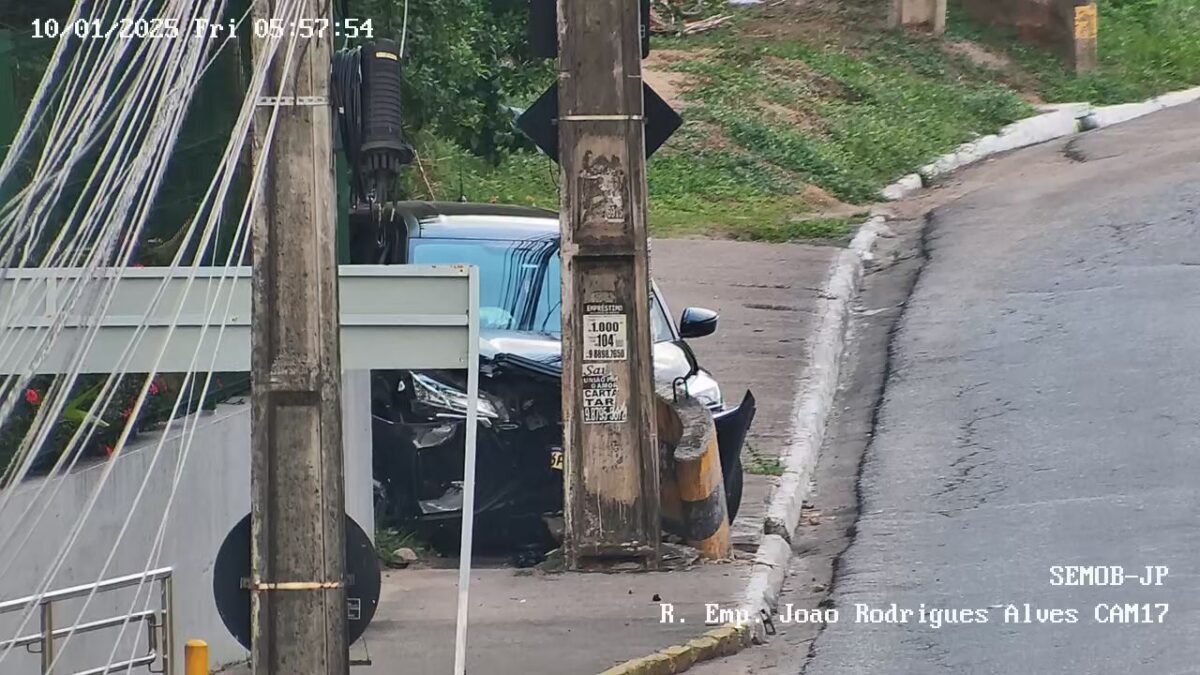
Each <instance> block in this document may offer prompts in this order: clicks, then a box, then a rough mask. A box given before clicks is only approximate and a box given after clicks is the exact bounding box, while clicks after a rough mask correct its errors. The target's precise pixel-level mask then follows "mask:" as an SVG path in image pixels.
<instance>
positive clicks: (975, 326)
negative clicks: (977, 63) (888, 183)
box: [806, 106, 1200, 675]
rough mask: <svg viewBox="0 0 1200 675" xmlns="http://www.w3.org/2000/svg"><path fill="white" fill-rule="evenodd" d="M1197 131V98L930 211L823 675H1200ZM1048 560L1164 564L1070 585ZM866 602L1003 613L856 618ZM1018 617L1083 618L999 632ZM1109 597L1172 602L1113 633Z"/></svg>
mask: <svg viewBox="0 0 1200 675" xmlns="http://www.w3.org/2000/svg"><path fill="white" fill-rule="evenodd" d="M1198 120H1200V107H1197V106H1189V107H1186V108H1180V109H1176V110H1173V111H1168V112H1166V113H1162V114H1159V115H1155V116H1151V117H1149V118H1145V119H1142V120H1140V121H1136V122H1133V123H1130V124H1128V125H1124V126H1120V127H1114V128H1112V129H1108V130H1101V131H1097V132H1092V133H1089V134H1085V135H1081V136H1078V137H1076V138H1074V139H1071V140H1069V141H1067V142H1065V143H1056V144H1051V145H1049V146H1044V147H1041V148H1037V149H1034V150H1031V151H1027V152H1025V153H1018V154H1017V155H1013V156H1010V157H1007V158H1004V159H1001V160H998V161H996V162H993V163H992V166H990V167H984V168H982V169H981V170H980V172H981V173H987V174H990V175H989V180H988V181H987V183H988V184H987V185H986V187H981V188H979V189H976V190H973V191H969V192H968V193H967V194H965V195H964V196H962V197H961V198H959V199H957V200H955V201H952V202H950V203H949V204H946V205H944V206H942V207H940V208H937V209H935V210H934V211H933V213H932V215H931V216H930V221H929V223H928V224H927V226H926V227H927V229H926V233H925V250H926V254H927V258H928V259H927V262H926V264H925V266H924V268H923V270H922V271H921V276H920V278H919V281H918V282H917V284H916V286H915V288H914V291H913V294H912V296H911V297H910V299H909V302H908V305H907V308H906V310H905V312H904V315H903V316H902V318H901V321H900V326H899V329H898V331H897V332H896V335H895V338H894V340H893V342H892V346H891V350H892V351H891V368H890V373H889V377H888V380H887V384H886V388H885V392H884V396H883V400H882V403H881V406H880V409H879V415H878V420H877V425H876V428H875V434H874V440H873V442H872V443H871V445H870V447H869V448H868V449H867V451H866V455H865V457H864V462H863V467H862V473H861V479H860V490H861V499H862V511H861V514H860V516H859V520H858V527H857V535H856V538H855V540H854V542H853V543H852V544H851V546H850V547H849V549H848V550H847V551H846V553H845V555H844V557H843V559H842V561H841V564H840V567H839V575H838V577H837V578H836V580H835V586H834V591H833V595H832V598H831V600H832V603H833V605H834V606H836V607H838V608H839V609H840V610H841V613H842V617H841V620H840V621H839V622H838V623H836V624H830V625H828V626H826V628H825V630H824V631H823V633H822V634H821V636H820V637H819V638H818V639H817V641H816V643H815V645H814V647H813V650H812V652H813V657H812V659H811V661H810V663H809V664H808V667H807V669H806V672H807V673H809V674H810V675H831V674H841V673H938V672H946V673H1195V672H1200V665H1197V664H1200V640H1197V638H1198V637H1200V620H1198V619H1200V581H1198V580H1200V575H1198V572H1200V569H1198V565H1200V563H1198V562H1197V561H1198V560H1200V559H1198V558H1197V556H1196V553H1195V552H1196V550H1197V549H1198V548H1200V527H1198V524H1200V523H1198V522H1197V516H1198V515H1200V492H1198V491H1197V490H1196V488H1195V485H1196V481H1197V477H1200V442H1198V440H1197V430H1198V429H1197V424H1198V420H1200V418H1198V417H1197V414H1196V411H1197V410H1200V375H1198V373H1200V349H1197V347H1196V344H1197V342H1196V336H1197V334H1200V294H1198V293H1197V292H1196V289H1197V288H1198V287H1200V270H1197V269H1196V267H1195V262H1196V261H1197V260H1200V241H1198V240H1197V236H1196V235H1197V229H1198V228H1197V226H1198V225H1200V216H1198V215H1197V214H1198V213H1200V164H1198V163H1197V158H1200V140H1198V139H1200V133H1198V132H1200V121H1198ZM1098 158H1100V159H1098ZM973 179H974V177H973V176H971V175H969V174H968V175H967V176H964V178H963V181H964V182H967V183H969V182H971V181H972V180H973ZM1053 565H1121V566H1124V567H1125V569H1126V570H1128V573H1130V574H1134V573H1140V572H1141V571H1142V570H1143V569H1144V567H1145V566H1149V565H1164V566H1167V567H1168V568H1169V570H1170V571H1169V574H1168V576H1167V577H1166V579H1165V580H1164V583H1163V585H1162V586H1142V585H1141V584H1140V583H1138V582H1135V581H1131V582H1130V583H1126V584H1123V585H1121V586H1056V585H1053V583H1052V582H1053V581H1054V577H1053V576H1052V574H1051V569H1050V568H1051V566H1053ZM856 603H866V604H867V605H870V606H872V607H878V608H884V609H886V608H888V607H889V606H890V605H891V603H896V604H897V605H899V606H900V607H909V608H914V609H916V608H919V607H920V605H921V604H922V603H924V604H925V606H926V607H939V608H945V609H951V610H958V609H968V608H971V609H974V608H982V609H988V610H989V612H988V618H989V621H988V623H987V624H976V623H972V624H967V623H961V624H956V625H943V626H941V627H940V628H937V629H935V628H932V627H931V626H930V625H929V624H928V623H925V624H922V623H920V622H919V621H916V620H914V621H911V622H908V623H865V622H855V621H854V618H855V615H856ZM1025 603H1029V604H1030V605H1032V606H1034V607H1036V608H1042V609H1062V610H1067V609H1075V610H1076V611H1077V622H1076V623H1058V624H1052V623H1044V624H1042V623H1038V622H1037V616H1036V614H1035V615H1034V617H1033V622H1032V623H1024V622H1023V621H1012V622H1007V621H1006V620H1005V616H1004V611H1003V607H1004V606H1006V605H1009V604H1012V605H1016V606H1017V607H1018V608H1019V609H1020V610H1021V611H1020V612H1019V616H1018V617H1017V618H1018V619H1024V616H1023V609H1024V604H1025ZM1100 603H1120V604H1122V605H1123V604H1125V603H1131V604H1140V605H1150V606H1151V608H1152V611H1151V612H1150V618H1154V619H1157V618H1158V616H1159V612H1160V610H1159V607H1158V606H1159V605H1160V604H1163V603H1165V604H1167V605H1168V606H1169V607H1168V610H1167V612H1166V615H1165V617H1163V621H1162V623H1139V624H1116V625H1114V624H1105V623H1099V622H1098V621H1097V619H1096V611H1097V610H1096V608H1097V606H1098V605H1100ZM1100 612H1101V614H1102V615H1106V610H1105V609H1101V610H1100ZM1063 616H1065V613H1064V614H1063ZM1140 618H1146V617H1140Z"/></svg>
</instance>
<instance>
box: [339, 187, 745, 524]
mask: <svg viewBox="0 0 1200 675" xmlns="http://www.w3.org/2000/svg"><path fill="white" fill-rule="evenodd" d="M351 231H352V233H353V235H352V259H353V261H354V262H356V263H372V264H379V263H414V264H449V263H456V264H471V265H476V266H478V268H479V287H480V336H481V341H480V395H479V406H478V411H477V414H478V419H479V429H478V434H477V472H476V475H477V477H478V488H477V493H476V502H475V503H476V514H477V516H478V518H479V522H480V524H481V527H480V528H479V530H477V532H488V533H492V534H495V535H497V536H498V537H499V538H501V539H507V540H509V541H510V542H515V541H519V540H521V539H526V538H527V536H528V532H529V531H530V530H529V526H530V525H531V524H535V523H536V525H535V526H536V527H541V523H542V520H543V518H544V517H545V516H548V515H553V514H557V513H561V511H562V482H563V480H562V442H563V437H562V413H561V405H560V396H561V368H562V364H561V313H560V309H561V297H560V286H559V222H558V214H556V213H553V212H550V211H543V210H539V209H531V208H523V207H512V206H495V205H488V204H457V203H447V204H439V203H421V202H404V203H397V204H393V205H388V206H386V207H385V208H383V209H378V208H376V209H375V210H373V211H371V212H368V213H363V214H359V215H358V216H356V217H355V218H354V219H353V220H352V229H351ZM650 312H651V325H652V331H653V339H654V369H655V378H656V380H657V381H658V382H659V383H660V384H663V383H668V384H671V383H674V384H675V385H676V387H677V388H678V389H680V390H683V389H684V385H686V392H687V394H688V395H690V396H692V397H694V398H696V399H698V400H700V401H701V402H703V403H704V404H705V405H707V406H708V407H709V408H710V409H711V410H712V412H713V415H714V418H715V419H716V421H717V435H718V443H719V445H720V454H721V464H722V468H723V470H724V475H725V484H726V494H727V497H728V504H729V511H730V515H731V518H732V516H733V515H735V514H736V512H737V509H738V506H739V504H740V502H741V486H742V465H741V460H740V455H741V447H742V443H743V441H744V439H745V435H746V431H747V429H748V427H749V425H750V422H751V420H752V418H753V415H754V399H753V396H752V395H751V394H750V393H749V392H747V393H746V395H745V397H744V399H743V400H742V402H741V404H739V405H735V406H729V405H727V403H726V401H725V398H724V397H723V395H722V392H721V389H720V387H719V385H718V384H717V382H716V380H714V379H713V377H712V376H711V375H710V374H709V373H708V371H706V370H704V369H703V368H701V367H700V366H699V364H698V363H697V361H696V356H695V354H694V353H693V352H692V350H691V349H690V348H689V347H688V344H687V342H685V339H686V338H698V337H703V336H705V335H708V334H710V333H712V332H713V331H714V330H715V329H716V325H717V315H716V314H715V313H714V312H711V311H709V310H705V309H699V308H689V309H686V310H684V311H683V313H682V315H681V319H680V322H679V324H678V325H676V324H675V323H674V322H673V321H672V320H671V313H670V310H669V309H668V307H667V304H666V301H665V300H664V298H663V296H662V293H661V292H660V291H659V289H658V287H657V285H654V287H653V288H652V291H651V303H650ZM372 379H373V387H372V396H373V406H372V415H373V421H374V468H375V479H376V484H377V488H378V490H377V498H378V502H377V505H378V507H379V509H380V510H381V514H380V515H381V516H382V517H384V518H385V519H387V520H391V521H393V522H400V523H404V524H408V525H415V526H428V527H425V528H420V527H419V528H418V529H428V528H429V527H432V528H433V529H434V530H437V529H438V528H439V527H442V526H444V525H451V526H454V527H456V526H457V523H458V519H459V517H460V515H461V510H462V502H463V499H462V498H463V495H462V477H463V459H464V451H463V448H464V443H465V433H464V427H465V424H464V420H465V414H466V400H467V396H466V373H465V372H464V371H443V370H431V371H419V372H418V371H375V372H374V373H373V374H372Z"/></svg>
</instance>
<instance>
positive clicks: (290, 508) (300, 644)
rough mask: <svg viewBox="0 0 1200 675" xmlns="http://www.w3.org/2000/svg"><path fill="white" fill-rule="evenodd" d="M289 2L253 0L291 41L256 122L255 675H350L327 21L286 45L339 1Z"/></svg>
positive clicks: (278, 59) (257, 11)
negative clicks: (289, 10) (260, 171)
mask: <svg viewBox="0 0 1200 675" xmlns="http://www.w3.org/2000/svg"><path fill="white" fill-rule="evenodd" d="M286 4H288V3H284V2H277V1H276V0H254V18H255V19H256V20H258V21H269V20H270V19H272V18H275V19H278V20H280V21H278V22H277V24H276V25H280V26H282V27H283V28H282V30H283V32H284V34H285V37H284V39H283V42H282V45H281V47H280V50H279V52H278V53H277V54H276V56H275V58H274V65H273V67H272V70H271V73H270V75H269V76H268V78H267V83H266V86H265V87H264V90H263V91H262V92H261V94H262V98H261V99H260V101H259V108H258V113H257V116H256V119H255V137H256V143H255V152H254V159H255V164H256V166H257V165H259V164H260V163H265V164H266V167H265V169H266V174H265V177H266V179H267V180H266V183H265V186H264V187H263V188H262V190H261V192H260V193H259V195H258V197H259V199H260V202H259V206H258V209H257V212H256V220H255V222H254V230H253V257H254V260H253V269H254V272H253V313H252V323H253V330H252V334H253V341H252V345H253V355H252V357H251V369H252V378H253V379H252V382H253V408H252V411H253V415H252V417H251V420H252V429H253V450H252V454H253V457H252V460H251V482H252V487H251V499H252V502H253V503H252V507H251V515H252V517H251V523H252V532H253V534H252V542H253V544H252V555H251V561H252V562H251V579H250V583H251V626H252V629H251V630H252V634H253V649H252V657H253V663H254V672H255V673H257V674H258V675H300V674H303V675H346V673H348V672H349V658H348V651H347V644H346V640H347V629H346V588H345V531H344V530H345V515H344V513H345V511H344V502H345V496H344V492H343V490H344V487H343V479H342V471H343V469H342V429H341V358H340V353H339V340H338V337H339V336H338V329H339V315H338V301H337V265H336V262H335V261H336V251H335V241H336V218H335V214H334V205H335V203H336V201H337V200H336V198H335V195H334V179H333V148H332V145H333V126H332V119H331V116H332V109H331V108H330V105H329V74H330V63H331V58H332V42H331V37H332V36H331V31H325V32H324V33H323V34H314V35H313V36H312V37H311V38H306V37H300V38H299V39H298V40H297V44H296V45H295V49H294V50H293V52H292V54H291V56H290V62H288V60H289V56H288V53H287V52H288V43H289V41H290V40H289V37H290V36H291V35H292V34H293V31H297V30H299V28H298V27H299V26H302V25H304V24H308V23H309V21H311V20H312V19H317V18H330V17H328V16H322V15H321V12H322V11H325V12H328V11H329V10H330V8H331V7H332V3H330V2H329V1H328V0H305V2H304V3H303V8H302V9H300V10H299V11H298V12H297V13H296V15H295V16H283V15H281V14H279V9H278V7H279V6H280V5H286ZM301 20H304V21H303V22H302V21H301ZM260 25H263V24H260ZM300 35H302V36H303V35H305V32H301V33H300ZM264 44H265V42H264V41H263V40H262V39H258V38H255V46H256V56H257V57H258V58H262V57H263V56H264V50H263V46H264ZM275 110H278V117H277V119H276V121H275V128H274V134H273V138H272V139H271V140H270V141H269V144H266V143H268V141H267V140H266V134H267V129H268V127H269V125H270V124H271V117H272V114H273V112H274V111H275Z"/></svg>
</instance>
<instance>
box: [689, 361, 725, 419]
mask: <svg viewBox="0 0 1200 675" xmlns="http://www.w3.org/2000/svg"><path fill="white" fill-rule="evenodd" d="M687 392H688V396H691V397H692V398H694V399H696V400H697V401H700V402H701V403H703V404H704V405H705V406H707V407H708V409H709V410H712V411H713V412H717V411H720V410H723V409H724V408H725V398H724V397H723V396H722V395H721V385H719V384H717V381H716V380H714V379H713V377H712V375H709V374H708V373H706V372H705V371H703V370H698V371H696V374H695V376H693V377H692V379H690V380H688V383H687Z"/></svg>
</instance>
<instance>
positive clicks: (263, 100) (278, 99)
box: [258, 96, 329, 106]
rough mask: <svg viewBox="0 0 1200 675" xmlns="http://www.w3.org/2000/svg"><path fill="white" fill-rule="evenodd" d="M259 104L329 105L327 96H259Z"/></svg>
mask: <svg viewBox="0 0 1200 675" xmlns="http://www.w3.org/2000/svg"><path fill="white" fill-rule="evenodd" d="M258 105H262V106H267V105H269V106H276V105H299V106H305V105H329V98H328V97H327V96H259V97H258Z"/></svg>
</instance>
